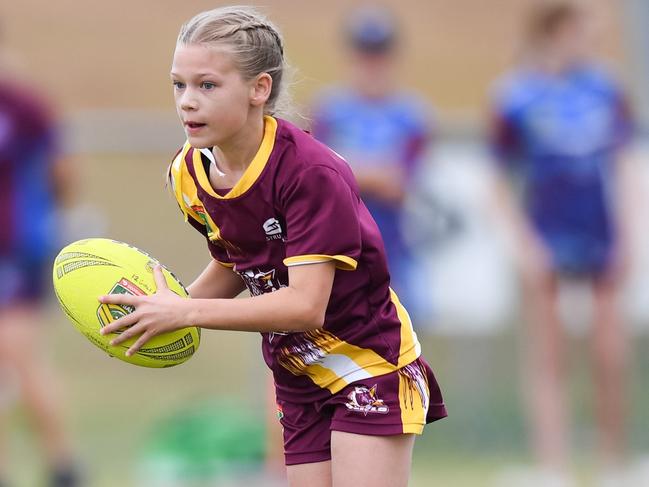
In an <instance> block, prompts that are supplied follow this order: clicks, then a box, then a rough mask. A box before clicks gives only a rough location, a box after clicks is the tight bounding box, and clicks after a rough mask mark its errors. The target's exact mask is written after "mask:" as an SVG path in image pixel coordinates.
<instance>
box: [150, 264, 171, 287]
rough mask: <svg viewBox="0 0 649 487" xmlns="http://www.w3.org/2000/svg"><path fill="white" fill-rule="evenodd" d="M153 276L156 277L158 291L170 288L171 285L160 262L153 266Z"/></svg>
mask: <svg viewBox="0 0 649 487" xmlns="http://www.w3.org/2000/svg"><path fill="white" fill-rule="evenodd" d="M153 278H154V279H155V285H156V291H161V290H163V289H169V286H168V285H167V280H166V279H165V275H164V273H163V272H162V266H161V265H159V264H158V265H156V266H155V267H154V268H153Z"/></svg>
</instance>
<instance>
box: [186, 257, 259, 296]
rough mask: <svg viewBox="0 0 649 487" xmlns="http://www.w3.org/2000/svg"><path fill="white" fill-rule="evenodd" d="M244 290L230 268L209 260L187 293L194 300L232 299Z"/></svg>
mask: <svg viewBox="0 0 649 487" xmlns="http://www.w3.org/2000/svg"><path fill="white" fill-rule="evenodd" d="M245 288H246V286H245V284H244V282H243V280H242V279H241V277H239V275H238V274H237V273H236V272H234V271H233V270H232V268H230V267H228V266H225V265H223V264H220V263H219V262H217V261H216V260H211V261H210V263H209V264H207V267H205V270H203V272H201V274H200V275H199V276H198V277H197V278H196V280H195V281H194V282H192V283H191V284H190V285H189V286H188V287H187V291H188V292H189V295H190V296H191V297H192V298H194V299H196V298H198V299H201V298H204V299H214V298H234V297H236V296H238V295H239V294H240V293H241V292H242V291H243V290H244V289H245Z"/></svg>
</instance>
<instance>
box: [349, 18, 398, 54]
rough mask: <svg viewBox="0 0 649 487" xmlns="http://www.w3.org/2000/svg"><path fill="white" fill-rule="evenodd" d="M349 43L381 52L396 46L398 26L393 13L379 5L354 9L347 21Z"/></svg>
mask: <svg viewBox="0 0 649 487" xmlns="http://www.w3.org/2000/svg"><path fill="white" fill-rule="evenodd" d="M346 31H347V32H346V34H347V38H348V41H349V43H350V44H351V45H352V47H354V48H355V49H358V50H360V51H364V52H372V53H379V52H384V51H387V50H389V49H390V48H392V47H393V46H394V43H395V41H396V36H397V26H396V22H395V20H394V17H393V16H392V14H391V13H390V12H389V11H388V10H386V9H383V8H379V7H363V8H359V9H357V10H354V11H353V12H352V13H351V14H350V16H349V17H348V19H347V22H346Z"/></svg>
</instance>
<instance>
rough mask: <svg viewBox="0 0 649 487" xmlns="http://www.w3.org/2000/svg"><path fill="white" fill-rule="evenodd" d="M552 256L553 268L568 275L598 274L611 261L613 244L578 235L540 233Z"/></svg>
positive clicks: (604, 269) (613, 250)
mask: <svg viewBox="0 0 649 487" xmlns="http://www.w3.org/2000/svg"><path fill="white" fill-rule="evenodd" d="M541 238H542V240H543V242H544V244H545V245H546V247H547V249H548V250H549V251H550V254H551V256H552V264H553V268H554V269H555V271H556V272H558V273H559V274H565V275H569V276H577V277H579V276H600V275H602V274H605V273H606V272H607V271H608V270H609V268H610V265H611V263H612V261H613V257H614V253H615V245H614V244H613V242H612V241H610V240H605V239H599V240H598V239H593V238H584V237H583V236H579V235H570V234H561V235H559V234H555V235H547V234H546V235H541Z"/></svg>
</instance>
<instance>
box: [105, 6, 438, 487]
mask: <svg viewBox="0 0 649 487" xmlns="http://www.w3.org/2000/svg"><path fill="white" fill-rule="evenodd" d="M283 71H284V55H283V44H282V38H281V36H280V34H279V32H278V31H277V29H276V28H275V27H274V26H273V24H271V23H270V22H269V21H268V20H266V19H265V18H264V17H263V16H261V15H260V14H259V13H258V12H257V11H255V10H254V9H251V8H245V7H229V8H219V9H216V10H212V11H209V12H204V13H201V14H199V15H197V16H196V17H194V18H193V19H191V20H190V21H189V22H187V23H186V24H185V25H183V27H182V28H181V31H180V34H179V36H178V41H177V45H176V51H175V54H174V59H173V65H172V70H171V78H172V80H173V85H174V94H175V102H176V108H177V111H178V115H179V117H180V120H181V121H182V123H183V126H184V128H185V132H186V134H187V143H186V144H185V145H184V147H183V148H182V149H181V151H180V152H179V153H178V155H177V156H176V158H175V159H174V161H173V163H172V165H171V167H170V171H169V178H170V181H171V187H172V189H173V191H174V193H175V195H176V198H177V200H178V203H179V205H180V208H181V209H182V211H183V213H184V214H185V217H186V219H187V220H188V221H189V222H190V223H191V224H192V226H194V227H195V228H196V229H198V230H199V231H200V232H201V233H203V234H204V235H205V236H206V237H207V239H208V247H209V250H210V252H211V254H212V260H211V261H210V263H209V264H208V265H207V267H206V268H205V270H204V271H203V273H202V274H201V275H200V276H199V277H198V278H197V279H196V280H195V281H194V282H193V283H192V284H191V286H189V292H190V294H191V296H192V299H191V300H189V299H182V298H180V297H178V296H177V295H175V294H174V293H173V292H171V291H170V290H169V289H168V288H167V285H166V283H165V280H164V277H163V276H162V273H161V271H160V269H157V270H156V271H155V276H156V282H157V285H158V292H157V293H156V294H155V295H153V296H143V297H134V296H117V295H110V296H103V297H101V298H100V299H101V301H102V302H104V303H114V304H121V305H132V306H134V307H135V308H136V310H135V311H134V312H133V313H131V314H129V315H128V316H125V317H124V318H122V319H119V320H117V321H115V322H114V323H113V324H111V325H109V326H107V327H105V328H104V330H103V332H104V333H113V332H115V331H117V330H119V329H122V328H128V329H127V330H126V331H124V332H123V333H122V334H121V335H120V336H118V337H116V338H115V339H114V340H113V343H114V344H117V343H120V342H123V341H124V340H126V339H129V338H132V337H139V338H138V339H137V340H136V341H135V343H134V344H133V346H132V347H131V348H130V349H129V350H128V352H127V353H128V354H132V353H134V352H136V351H137V350H138V349H139V348H140V347H141V346H142V345H143V344H144V343H146V341H147V340H149V339H150V338H151V337H153V336H155V335H157V334H160V333H164V332H167V331H171V330H174V329H178V328H182V327H185V326H188V325H196V326H200V327H203V328H209V329H217V330H242V331H257V332H261V333H262V334H263V355H264V359H265V361H266V363H267V364H268V366H269V367H270V368H271V370H272V371H273V376H274V380H275V387H276V396H277V404H278V409H279V410H280V411H281V415H280V416H281V423H282V426H283V428H284V450H285V458H286V464H287V466H288V467H287V469H288V470H287V472H288V478H289V483H290V485H292V486H309V487H318V486H331V485H335V486H346V485H350V486H352V485H353V486H355V487H356V486H358V485H372V486H373V487H380V486H385V487H396V486H405V485H407V482H408V476H409V472H410V462H411V455H412V448H413V444H414V435H416V434H421V432H422V430H423V426H424V424H425V423H428V422H432V421H435V420H437V419H440V418H443V417H445V416H446V410H445V407H444V404H443V401H442V396H441V394H440V390H439V387H438V385H437V382H436V381H435V377H434V376H433V373H432V371H431V370H430V368H429V366H428V364H427V363H426V362H425V361H424V360H423V358H422V357H421V356H420V353H421V349H420V345H419V342H418V341H417V336H416V334H415V333H414V332H413V329H412V325H411V322H410V318H409V316H408V312H407V311H406V310H405V308H404V307H403V306H402V305H401V304H400V303H399V299H398V297H397V296H396V294H395V293H394V292H393V291H392V290H391V289H390V287H389V285H390V277H389V274H388V270H387V266H386V259H385V251H384V247H383V242H382V240H381V236H380V234H379V231H378V229H377V227H376V224H375V223H374V221H373V220H372V218H371V217H370V215H369V213H368V211H367V209H366V207H365V205H364V204H363V202H362V201H361V200H360V198H359V196H358V187H357V184H356V181H355V180H354V177H353V176H352V173H351V170H350V168H349V166H348V165H347V163H346V162H345V161H344V160H342V159H341V158H340V157H339V156H337V155H336V154H335V153H334V152H333V151H331V150H330V149H328V148H327V147H326V146H324V145H322V144H321V143H319V142H317V141H316V140H315V139H313V138H312V137H311V136H309V135H308V134H306V133H304V132H303V131H301V130H300V129H298V128H296V127H294V126H293V125H291V124H290V123H288V122H286V121H284V120H281V119H279V118H275V117H273V116H272V115H271V114H272V113H274V110H275V107H276V104H277V102H278V98H279V95H280V92H281V87H282V75H283ZM245 287H247V288H248V290H249V291H250V294H251V295H252V296H251V297H250V298H247V299H231V298H233V297H235V296H237V295H238V294H239V293H240V292H241V291H242V290H243V289H245Z"/></svg>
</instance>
